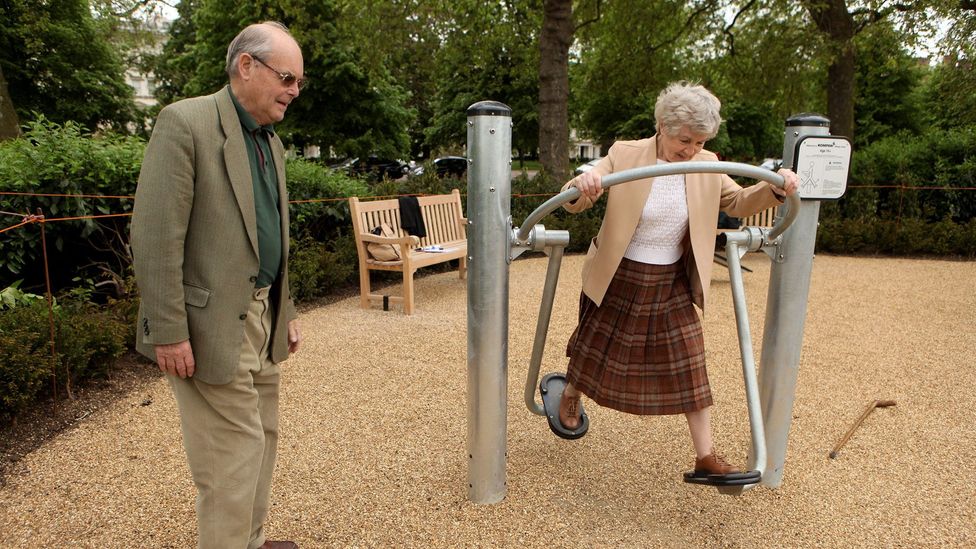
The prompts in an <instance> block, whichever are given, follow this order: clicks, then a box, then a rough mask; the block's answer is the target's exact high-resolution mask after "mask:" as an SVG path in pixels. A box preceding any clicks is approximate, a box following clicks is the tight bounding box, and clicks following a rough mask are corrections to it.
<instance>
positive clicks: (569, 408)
mask: <svg viewBox="0 0 976 549" xmlns="http://www.w3.org/2000/svg"><path fill="white" fill-rule="evenodd" d="M581 396H583V395H582V393H577V395H576V396H574V397H571V396H566V391H563V396H562V398H560V399H559V423H562V424H563V427H565V428H566V429H569V430H570V431H573V430H575V429H576V428H578V427H579V426H580V397H581Z"/></svg>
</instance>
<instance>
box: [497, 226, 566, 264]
mask: <svg viewBox="0 0 976 549" xmlns="http://www.w3.org/2000/svg"><path fill="white" fill-rule="evenodd" d="M511 241H512V253H511V259H512V260H514V259H515V258H516V257H518V256H520V255H522V254H523V253H525V252H527V251H529V250H531V251H533V252H546V254H547V255H548V254H549V248H552V247H559V248H565V247H566V246H567V245H568V244H569V231H547V230H546V227H545V226H544V225H541V224H539V225H536V226H534V227H532V229H531V230H530V231H529V233H528V236H527V237H526V238H525V240H519V228H518V227H515V228H513V229H512V233H511Z"/></svg>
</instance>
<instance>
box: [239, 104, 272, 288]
mask: <svg viewBox="0 0 976 549" xmlns="http://www.w3.org/2000/svg"><path fill="white" fill-rule="evenodd" d="M230 98H231V99H232V100H233V101H234V107H235V108H237V116H238V118H240V119H241V128H242V129H243V130H244V146H245V147H246V148H247V158H248V160H249V163H250V165H251V181H252V183H253V184H254V213H255V214H256V217H257V221H258V260H259V261H260V265H261V266H260V269H259V272H258V279H257V282H255V284H254V286H255V287H256V288H264V287H266V286H270V285H271V284H273V283H274V281H275V280H276V279H277V278H278V270H279V269H280V268H281V213H280V212H279V211H278V173H277V172H276V171H275V164H274V156H273V155H272V154H271V136H273V135H274V126H272V125H270V124H269V125H267V126H259V125H258V123H257V122H256V121H255V120H254V117H253V116H251V114H250V113H248V112H247V111H246V110H244V107H242V106H241V104H240V103H238V102H237V98H236V97H234V92H233V91H231V93H230Z"/></svg>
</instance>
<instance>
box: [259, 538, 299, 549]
mask: <svg viewBox="0 0 976 549" xmlns="http://www.w3.org/2000/svg"><path fill="white" fill-rule="evenodd" d="M261 549H298V544H297V543H295V542H294V541H270V540H268V541H265V542H264V545H262V546H261Z"/></svg>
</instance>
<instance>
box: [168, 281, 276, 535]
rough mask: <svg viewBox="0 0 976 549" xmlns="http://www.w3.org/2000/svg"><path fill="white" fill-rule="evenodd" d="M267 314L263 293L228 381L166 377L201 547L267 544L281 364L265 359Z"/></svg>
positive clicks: (257, 294) (269, 311) (268, 306)
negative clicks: (194, 495)
mask: <svg viewBox="0 0 976 549" xmlns="http://www.w3.org/2000/svg"><path fill="white" fill-rule="evenodd" d="M272 309H273V306H272V304H271V300H270V299H269V298H268V291H267V289H266V288H265V289H262V290H257V291H255V296H254V299H253V300H252V301H251V305H250V308H249V310H248V312H247V320H246V325H245V330H244V341H243V342H242V344H241V360H240V364H239V366H238V370H237V375H236V377H235V378H234V380H233V381H232V382H230V383H228V384H226V385H209V384H207V383H203V382H201V381H196V380H194V379H193V378H187V379H181V378H179V377H176V376H167V378H168V379H169V382H170V386H171V387H172V388H173V394H174V395H175V396H176V403H177V405H178V406H179V409H180V423H181V425H182V430H183V447H184V449H185V450H186V457H187V461H188V462H189V465H190V472H191V474H192V475H193V482H194V484H196V487H197V499H196V510H197V525H198V530H199V542H198V546H199V547H200V549H217V548H228V549H245V548H247V549H256V548H257V547H260V546H261V545H262V544H263V543H264V541H265V537H264V530H263V525H264V521H265V519H266V518H267V516H268V505H269V500H270V495H271V474H272V472H273V471H274V464H275V455H276V450H277V445H278V374H279V367H278V365H276V364H273V363H272V362H271V360H270V358H269V345H270V341H271V323H272V319H273V318H274V315H273V310H272ZM191 344H192V342H191Z"/></svg>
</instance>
